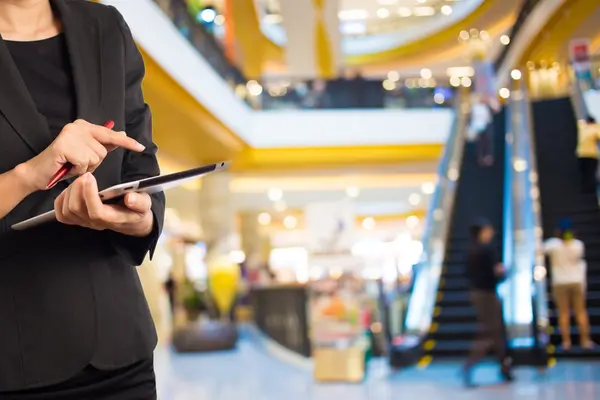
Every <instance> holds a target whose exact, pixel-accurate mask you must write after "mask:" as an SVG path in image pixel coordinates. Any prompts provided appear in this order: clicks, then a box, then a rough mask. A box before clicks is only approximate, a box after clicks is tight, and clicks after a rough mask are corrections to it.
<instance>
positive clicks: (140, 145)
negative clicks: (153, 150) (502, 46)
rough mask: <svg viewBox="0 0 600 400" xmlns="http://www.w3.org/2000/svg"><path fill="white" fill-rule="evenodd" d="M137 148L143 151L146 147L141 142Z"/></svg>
mask: <svg viewBox="0 0 600 400" xmlns="http://www.w3.org/2000/svg"><path fill="white" fill-rule="evenodd" d="M138 149H140V151H144V150H145V149H146V146H144V145H143V144H141V143H138Z"/></svg>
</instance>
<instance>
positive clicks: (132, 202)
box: [127, 193, 137, 206]
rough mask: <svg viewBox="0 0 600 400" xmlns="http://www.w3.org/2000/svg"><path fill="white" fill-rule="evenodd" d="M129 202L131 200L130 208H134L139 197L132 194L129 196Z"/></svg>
mask: <svg viewBox="0 0 600 400" xmlns="http://www.w3.org/2000/svg"><path fill="white" fill-rule="evenodd" d="M127 200H129V205H130V206H134V205H135V202H136V201H137V195H135V194H133V193H132V194H130V195H129V198H128V199H127Z"/></svg>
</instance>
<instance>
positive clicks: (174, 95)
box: [140, 49, 248, 165]
mask: <svg viewBox="0 0 600 400" xmlns="http://www.w3.org/2000/svg"><path fill="white" fill-rule="evenodd" d="M140 50H141V52H142V56H143V57H144V62H145V63H146V78H145V79H144V84H143V90H144V96H145V98H146V101H147V102H148V104H150V106H151V107H152V112H153V121H152V122H153V125H154V139H155V141H156V143H157V144H158V146H159V147H160V152H161V153H164V154H165V155H166V156H167V157H171V158H175V159H177V160H178V161H179V162H181V163H185V164H194V165H198V164H201V163H205V162H212V161H221V160H224V159H225V160H226V159H231V158H234V157H236V155H237V154H239V153H241V152H243V150H244V149H246V148H247V147H248V146H247V145H246V144H245V143H244V142H243V141H241V140H240V139H239V138H238V137H237V136H236V135H234V134H233V133H232V132H231V130H230V129H229V128H228V127H226V126H225V125H224V124H223V123H222V122H221V121H219V120H218V119H216V118H215V117H214V116H213V115H212V114H211V113H210V112H209V111H208V110H207V109H206V108H205V107H204V106H202V105H201V104H200V103H198V102H197V101H196V99H194V98H193V97H192V96H191V95H190V94H189V93H188V92H187V91H186V90H185V89H184V88H182V87H181V86H180V85H179V84H178V83H177V82H176V81H175V80H174V79H173V78H171V76H169V74H168V73H166V72H165V71H164V70H163V69H162V67H161V66H160V65H159V64H158V63H157V62H155V61H154V60H153V59H152V57H150V56H149V55H148V54H147V53H146V52H145V51H144V50H143V49H140Z"/></svg>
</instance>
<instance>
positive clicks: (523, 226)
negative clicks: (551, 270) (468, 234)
mask: <svg viewBox="0 0 600 400" xmlns="http://www.w3.org/2000/svg"><path fill="white" fill-rule="evenodd" d="M518 83H521V85H518V87H516V88H515V90H513V91H512V93H511V97H510V101H509V105H508V107H509V108H508V113H507V118H508V120H507V137H506V139H507V140H506V146H507V147H506V160H505V162H506V164H505V167H506V175H505V179H506V183H505V193H506V196H507V197H506V200H507V201H508V206H507V208H506V209H505V214H504V218H505V221H504V224H505V232H504V238H505V240H507V241H510V243H505V246H507V247H505V254H504V261H505V264H506V265H507V266H508V267H509V269H510V274H509V278H508V279H507V281H506V282H505V284H504V285H503V287H501V288H500V290H501V291H504V293H503V296H504V300H505V302H504V307H505V309H504V317H505V321H506V324H507V329H508V338H509V340H510V341H511V347H513V348H515V347H516V348H538V349H540V351H542V352H543V351H544V350H545V347H546V344H547V334H546V333H547V327H548V303H547V295H546V293H547V292H546V285H547V282H546V275H547V274H546V265H545V257H544V252H543V243H542V240H543V231H542V220H541V214H540V212H541V207H540V192H539V187H538V171H537V162H536V156H535V151H534V148H535V147H534V134H533V127H532V124H531V111H530V104H529V100H528V98H527V92H526V89H525V86H524V85H523V84H522V81H521V82H518ZM518 83H517V84H518Z"/></svg>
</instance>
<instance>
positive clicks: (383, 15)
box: [377, 8, 390, 18]
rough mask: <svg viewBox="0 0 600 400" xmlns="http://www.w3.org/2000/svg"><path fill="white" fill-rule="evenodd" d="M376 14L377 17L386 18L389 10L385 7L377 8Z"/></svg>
mask: <svg viewBox="0 0 600 400" xmlns="http://www.w3.org/2000/svg"><path fill="white" fill-rule="evenodd" d="M377 16H378V17H379V18H387V17H389V16H390V10H388V9H387V8H380V9H378V10H377Z"/></svg>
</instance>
